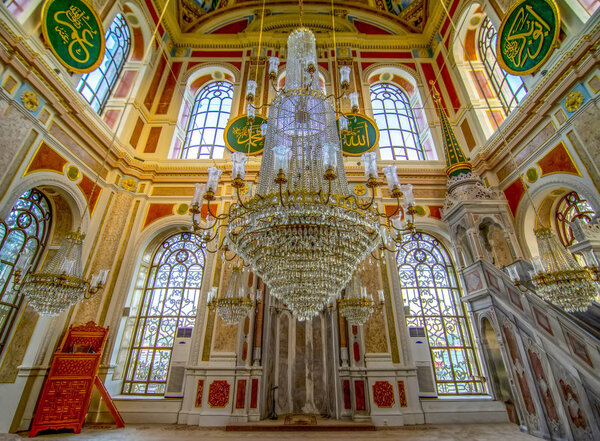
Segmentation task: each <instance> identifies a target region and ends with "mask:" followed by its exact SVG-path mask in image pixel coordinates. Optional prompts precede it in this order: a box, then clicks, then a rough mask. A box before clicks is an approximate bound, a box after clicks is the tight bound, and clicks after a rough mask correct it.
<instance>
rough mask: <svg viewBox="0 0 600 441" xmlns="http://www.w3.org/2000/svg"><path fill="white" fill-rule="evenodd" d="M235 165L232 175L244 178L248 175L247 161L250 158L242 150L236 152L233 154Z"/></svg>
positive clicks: (234, 177)
mask: <svg viewBox="0 0 600 441" xmlns="http://www.w3.org/2000/svg"><path fill="white" fill-rule="evenodd" d="M231 160H232V162H233V165H232V167H231V177H232V178H233V179H234V180H240V181H241V180H242V179H244V178H245V177H246V169H245V167H246V161H247V160H248V158H247V157H246V155H244V154H243V153H242V152H235V153H233V154H232V155H231Z"/></svg>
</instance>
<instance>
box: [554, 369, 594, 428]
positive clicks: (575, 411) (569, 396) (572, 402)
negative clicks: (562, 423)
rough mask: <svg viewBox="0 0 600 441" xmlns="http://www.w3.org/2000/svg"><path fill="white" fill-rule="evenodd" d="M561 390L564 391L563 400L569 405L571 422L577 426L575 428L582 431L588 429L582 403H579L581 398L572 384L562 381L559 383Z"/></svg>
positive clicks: (568, 410)
mask: <svg viewBox="0 0 600 441" xmlns="http://www.w3.org/2000/svg"><path fill="white" fill-rule="evenodd" d="M559 384H560V390H561V391H562V394H563V398H564V400H565V403H567V409H566V410H567V412H568V413H569V418H571V422H572V423H573V424H574V425H575V427H579V428H580V429H586V428H587V426H588V425H587V421H586V420H585V417H584V416H583V411H582V410H581V403H580V402H579V397H578V396H577V394H576V393H575V391H574V390H573V388H572V387H571V385H570V384H568V383H566V382H565V381H563V380H562V379H561V380H560V381H559Z"/></svg>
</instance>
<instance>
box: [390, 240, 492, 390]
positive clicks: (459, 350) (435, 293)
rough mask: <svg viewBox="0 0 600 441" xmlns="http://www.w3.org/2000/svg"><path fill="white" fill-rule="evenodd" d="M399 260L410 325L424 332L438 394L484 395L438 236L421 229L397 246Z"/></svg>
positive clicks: (466, 325) (457, 293) (454, 282)
mask: <svg viewBox="0 0 600 441" xmlns="http://www.w3.org/2000/svg"><path fill="white" fill-rule="evenodd" d="M396 258H397V263H398V273H399V276H400V285H401V286H402V288H401V290H402V298H403V301H404V305H405V310H406V311H407V313H406V324H407V326H408V327H409V328H423V329H424V330H425V334H426V335H427V338H428V341H429V347H430V351H431V359H432V361H433V368H434V372H435V382H436V385H437V391H438V394H439V395H473V394H482V393H484V390H483V385H482V383H481V376H480V371H479V366H478V363H477V359H476V355H475V351H474V348H473V341H472V337H471V332H470V328H469V323H468V320H467V317H466V314H465V311H464V308H463V305H462V303H461V299H460V298H461V294H460V289H459V287H458V282H457V278H456V273H455V271H454V266H453V265H452V261H451V260H450V256H449V255H448V251H447V250H446V248H445V247H444V246H443V245H442V244H441V243H440V242H439V241H438V240H437V239H436V238H435V237H433V236H431V235H429V234H427V233H422V232H418V233H415V234H414V235H413V237H408V238H407V239H406V240H405V241H404V242H402V244H400V245H399V246H398V250H397V255H396Z"/></svg>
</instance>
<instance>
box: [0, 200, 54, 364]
mask: <svg viewBox="0 0 600 441" xmlns="http://www.w3.org/2000/svg"><path fill="white" fill-rule="evenodd" d="M51 217H52V216H51V211H50V203H49V202H48V199H46V196H44V195H43V193H42V192H40V191H39V190H36V189H35V188H34V189H32V190H27V191H26V192H25V193H23V194H22V195H21V197H20V198H19V199H18V200H17V202H16V203H15V205H14V206H13V209H12V211H11V212H10V214H9V215H8V217H7V218H6V222H0V353H1V352H2V349H3V347H4V345H5V344H6V342H7V340H8V336H9V334H10V330H11V328H12V324H13V323H14V321H15V318H16V316H17V312H18V310H19V307H20V306H21V303H22V302H23V296H22V295H20V294H19V293H18V292H15V291H14V290H13V289H12V288H13V280H12V277H13V274H14V267H15V264H16V263H17V260H18V259H19V255H20V254H21V253H23V251H24V250H26V251H25V253H27V254H28V255H29V258H30V259H31V260H30V262H31V265H32V268H35V267H36V266H37V263H38V261H39V258H40V255H41V254H42V250H43V248H44V246H46V242H47V240H48V233H49V231H50V220H51ZM25 253H24V254H25Z"/></svg>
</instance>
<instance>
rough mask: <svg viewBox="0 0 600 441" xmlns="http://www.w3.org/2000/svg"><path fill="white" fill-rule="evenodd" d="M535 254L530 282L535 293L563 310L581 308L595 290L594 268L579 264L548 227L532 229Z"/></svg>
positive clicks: (596, 284)
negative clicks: (536, 244) (535, 289)
mask: <svg viewBox="0 0 600 441" xmlns="http://www.w3.org/2000/svg"><path fill="white" fill-rule="evenodd" d="M535 236H536V238H537V243H538V249H539V258H537V259H533V267H534V271H533V274H532V282H533V284H534V285H535V287H536V288H537V291H538V294H539V295H540V296H541V297H542V298H543V299H545V300H547V301H549V302H550V303H552V304H554V305H556V306H558V307H560V308H563V309H564V310H565V311H585V310H587V309H588V307H589V306H590V305H591V304H592V302H593V301H594V299H595V298H597V296H598V293H599V285H598V269H597V268H582V267H581V266H580V265H579V263H578V262H577V261H576V260H575V258H574V257H573V256H572V255H571V253H570V252H569V251H568V250H567V249H566V248H565V247H563V246H562V245H561V244H560V242H559V241H558V238H557V237H556V235H555V234H554V233H553V232H552V230H550V229H549V228H539V229H537V230H536V231H535Z"/></svg>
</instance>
